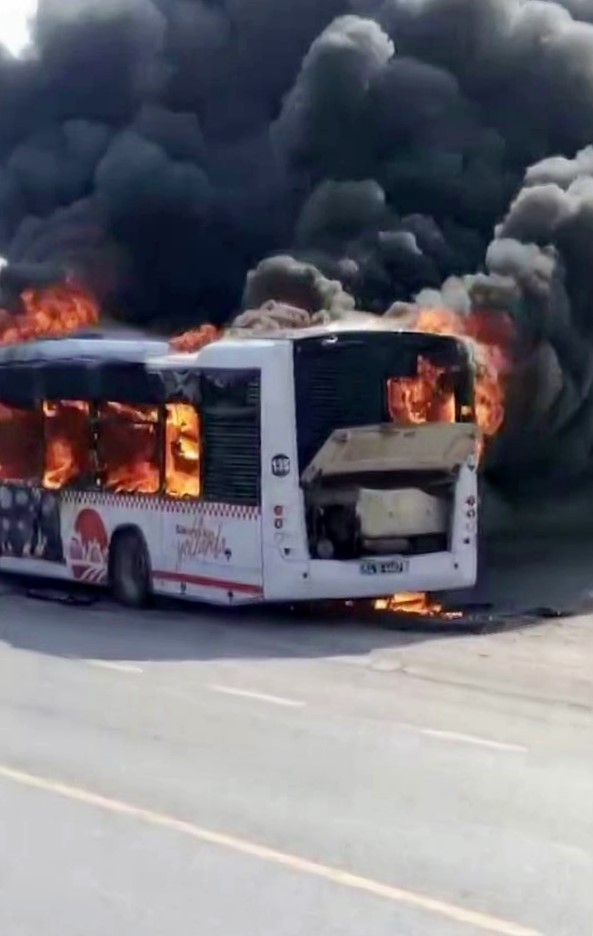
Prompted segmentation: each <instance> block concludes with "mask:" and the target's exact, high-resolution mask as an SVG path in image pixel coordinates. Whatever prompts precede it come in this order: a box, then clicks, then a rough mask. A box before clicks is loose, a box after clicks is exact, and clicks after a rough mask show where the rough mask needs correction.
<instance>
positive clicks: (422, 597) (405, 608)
mask: <svg viewBox="0 0 593 936" xmlns="http://www.w3.org/2000/svg"><path fill="white" fill-rule="evenodd" d="M374 606H375V611H391V612H394V613H396V614H417V615H419V616H421V617H442V618H447V619H448V620H454V619H459V618H462V617H463V614H462V612H461V611H445V610H444V609H443V606H442V605H441V604H439V603H438V602H436V601H431V600H430V599H429V597H428V595H426V593H425V592H409V593H402V594H401V595H392V596H391V597H390V598H379V599H378V600H377V601H375V604H374Z"/></svg>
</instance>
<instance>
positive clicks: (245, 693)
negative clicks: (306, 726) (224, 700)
mask: <svg viewBox="0 0 593 936" xmlns="http://www.w3.org/2000/svg"><path fill="white" fill-rule="evenodd" d="M208 689H210V690H211V691H212V692H221V693H223V694H224V695H230V696H239V697H240V698H243V699H255V700H256V701H257V702H269V703H270V705H283V706H284V707H285V708H304V707H305V703H304V702H300V701H299V700H298V699H286V698H285V697H284V696H276V695H268V694H267V693H266V692H251V691H250V690H248V689H235V687H234V686H221V685H219V684H218V683H212V684H210V685H209V686H208Z"/></svg>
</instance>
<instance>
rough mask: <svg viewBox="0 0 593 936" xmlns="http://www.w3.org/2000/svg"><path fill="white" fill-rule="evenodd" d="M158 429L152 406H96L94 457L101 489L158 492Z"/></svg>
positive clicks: (155, 411)
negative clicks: (96, 434)
mask: <svg viewBox="0 0 593 936" xmlns="http://www.w3.org/2000/svg"><path fill="white" fill-rule="evenodd" d="M158 428H159V427H158V408H157V407H156V406H130V405H128V404H126V403H102V404H101V405H100V406H99V408H98V456H99V474H100V479H101V482H102V486H103V487H105V488H107V489H108V490H111V491H114V492H116V493H118V494H122V493H123V494H156V493H157V492H158V490H159V487H160V467H159V445H158Z"/></svg>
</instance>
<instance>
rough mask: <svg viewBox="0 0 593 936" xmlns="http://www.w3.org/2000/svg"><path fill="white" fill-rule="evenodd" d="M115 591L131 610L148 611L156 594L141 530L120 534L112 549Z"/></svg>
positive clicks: (118, 598)
mask: <svg viewBox="0 0 593 936" xmlns="http://www.w3.org/2000/svg"><path fill="white" fill-rule="evenodd" d="M109 558H110V562H109V565H110V580H111V590H112V593H113V596H114V598H115V600H116V601H118V602H119V603H120V604H122V605H125V607H127V608H145V607H146V606H147V605H148V604H149V602H150V598H151V594H152V573H151V568H150V558H149V555H148V550H147V548H146V543H145V542H144V537H143V536H142V534H141V533H140V531H139V530H133V529H130V530H122V531H121V532H119V533H116V534H115V536H114V538H113V540H112V544H111V550H110V557H109Z"/></svg>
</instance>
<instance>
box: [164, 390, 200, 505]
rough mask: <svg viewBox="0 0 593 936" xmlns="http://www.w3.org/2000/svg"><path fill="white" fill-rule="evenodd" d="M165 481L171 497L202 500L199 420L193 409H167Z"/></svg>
mask: <svg viewBox="0 0 593 936" xmlns="http://www.w3.org/2000/svg"><path fill="white" fill-rule="evenodd" d="M165 462H166V464H165V479H166V485H167V494H169V495H170V496H171V497H199V496H200V487H201V485H200V420H199V417H198V414H197V411H196V410H195V408H194V407H193V406H189V405H187V404H186V403H174V404H170V405H169V406H167V428H166V456H165Z"/></svg>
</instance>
